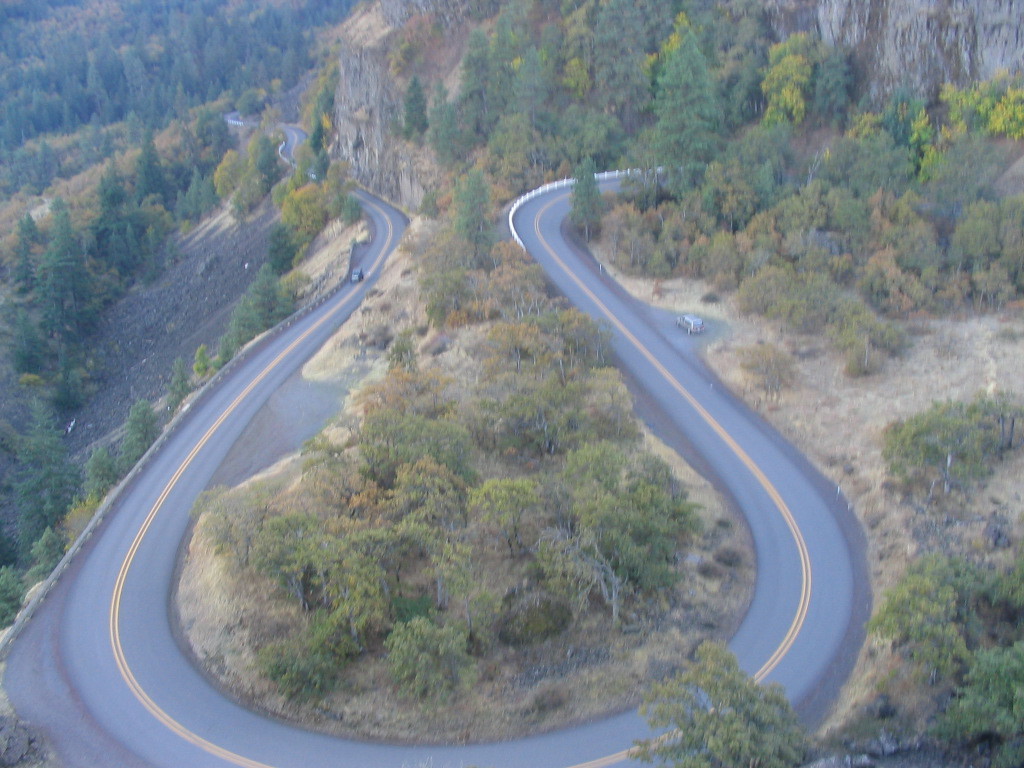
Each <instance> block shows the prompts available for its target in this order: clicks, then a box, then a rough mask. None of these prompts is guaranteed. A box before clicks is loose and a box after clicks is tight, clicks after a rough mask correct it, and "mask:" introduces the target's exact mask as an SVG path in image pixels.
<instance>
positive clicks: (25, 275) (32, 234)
mask: <svg viewBox="0 0 1024 768" xmlns="http://www.w3.org/2000/svg"><path fill="white" fill-rule="evenodd" d="M39 241H40V234H39V228H38V227H37V226H36V221H35V219H33V218H32V216H31V215H30V214H27V213H26V214H25V216H24V217H22V219H21V220H20V221H19V222H18V239H17V241H16V242H15V245H14V274H13V278H14V284H15V286H16V287H17V290H18V293H20V294H27V293H29V292H30V291H31V290H32V288H33V287H34V286H35V263H34V258H33V249H34V248H35V246H37V245H38V244H39Z"/></svg>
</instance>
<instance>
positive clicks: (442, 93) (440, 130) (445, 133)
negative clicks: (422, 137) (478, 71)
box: [427, 82, 460, 164]
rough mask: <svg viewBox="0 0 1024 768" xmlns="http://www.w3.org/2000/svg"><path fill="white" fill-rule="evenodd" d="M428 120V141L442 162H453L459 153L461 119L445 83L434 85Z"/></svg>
mask: <svg viewBox="0 0 1024 768" xmlns="http://www.w3.org/2000/svg"><path fill="white" fill-rule="evenodd" d="M427 122H428V126H427V141H429V142H430V146H431V147H432V148H433V150H434V152H435V153H436V154H437V157H438V159H439V160H440V161H441V162H442V163H445V164H448V163H451V162H452V161H453V160H455V158H456V157H458V154H459V144H460V138H459V121H458V114H457V112H456V110H455V105H453V104H451V103H449V101H448V90H447V89H446V88H445V87H444V83H441V82H439V83H437V85H436V86H434V94H433V97H432V98H431V105H430V116H429V118H428V120H427Z"/></svg>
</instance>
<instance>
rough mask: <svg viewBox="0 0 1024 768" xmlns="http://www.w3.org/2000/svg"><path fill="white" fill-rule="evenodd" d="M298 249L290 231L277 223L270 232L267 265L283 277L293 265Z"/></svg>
mask: <svg viewBox="0 0 1024 768" xmlns="http://www.w3.org/2000/svg"><path fill="white" fill-rule="evenodd" d="M297 253H298V248H297V246H296V244H295V238H294V236H293V235H292V232H291V230H290V229H289V228H288V227H287V226H286V225H285V224H281V223H280V222H278V223H277V224H275V225H274V227H273V229H271V230H270V236H269V238H268V245H267V263H268V264H269V265H270V268H271V269H272V270H274V272H275V273H277V274H279V275H283V274H284V273H285V272H287V271H288V270H290V269H291V268H292V266H293V264H294V261H295V256H296V254H297Z"/></svg>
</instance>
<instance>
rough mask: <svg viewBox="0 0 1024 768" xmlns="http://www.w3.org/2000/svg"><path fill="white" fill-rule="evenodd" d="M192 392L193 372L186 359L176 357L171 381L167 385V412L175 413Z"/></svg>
mask: <svg viewBox="0 0 1024 768" xmlns="http://www.w3.org/2000/svg"><path fill="white" fill-rule="evenodd" d="M191 391H192V372H191V371H189V369H188V363H186V362H185V358H183V357H176V358H175V359H174V365H173V366H172V368H171V381H170V384H168V385H167V410H168V411H170V412H171V413H174V412H175V411H177V410H178V406H179V405H181V403H182V402H183V401H184V400H185V398H186V397H188V395H189V393H190V392H191Z"/></svg>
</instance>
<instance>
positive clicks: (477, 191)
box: [454, 169, 494, 259]
mask: <svg viewBox="0 0 1024 768" xmlns="http://www.w3.org/2000/svg"><path fill="white" fill-rule="evenodd" d="M454 202H455V231H456V232H457V233H458V234H459V235H460V236H461V237H463V238H464V239H465V240H466V241H467V242H468V243H469V244H470V245H471V246H472V248H473V255H474V257H476V258H477V259H480V258H481V257H483V256H486V255H487V254H489V253H490V251H491V246H492V245H494V232H493V231H492V226H491V221H490V212H491V192H490V189H489V188H488V184H487V180H486V179H485V178H484V174H483V172H482V171H480V170H477V169H474V170H472V171H470V172H469V173H467V174H466V175H465V176H463V177H462V179H460V181H459V183H458V184H457V185H456V186H455V201H454Z"/></svg>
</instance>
